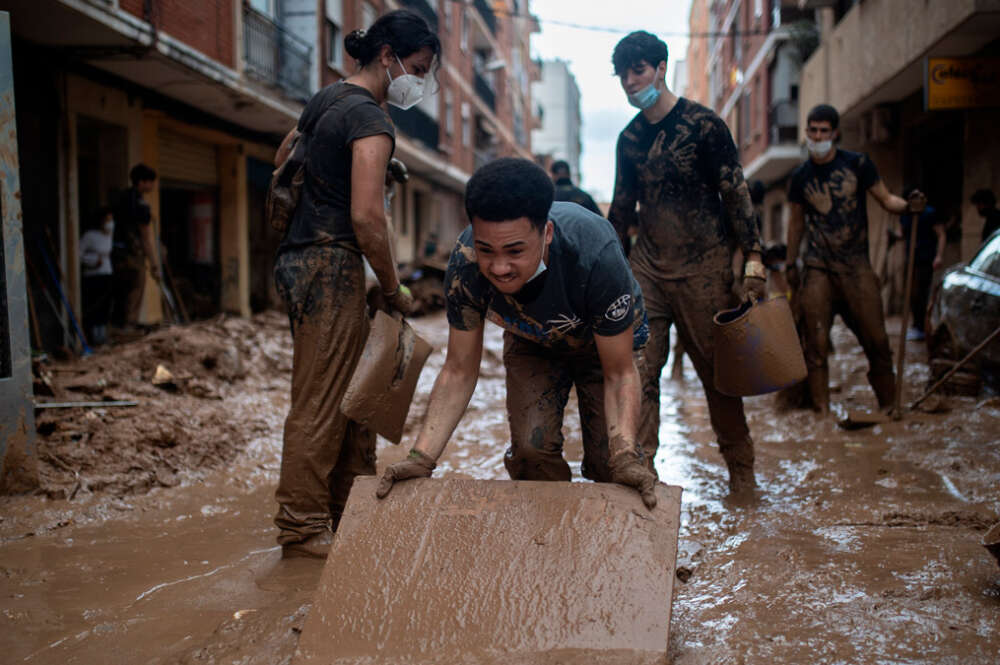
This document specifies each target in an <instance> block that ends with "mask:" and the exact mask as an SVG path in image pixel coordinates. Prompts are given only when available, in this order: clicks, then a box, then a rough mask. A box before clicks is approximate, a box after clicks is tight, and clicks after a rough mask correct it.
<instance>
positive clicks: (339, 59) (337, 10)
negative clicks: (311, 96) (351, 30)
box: [325, 0, 344, 69]
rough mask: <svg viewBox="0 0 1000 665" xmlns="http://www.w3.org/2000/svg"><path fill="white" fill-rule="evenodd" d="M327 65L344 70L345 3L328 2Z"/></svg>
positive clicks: (335, 0) (338, 0)
mask: <svg viewBox="0 0 1000 665" xmlns="http://www.w3.org/2000/svg"><path fill="white" fill-rule="evenodd" d="M325 5H326V9H325V12H326V64H328V65H329V66H330V67H333V68H335V69H343V68H344V28H343V25H344V2H343V0H326V2H325Z"/></svg>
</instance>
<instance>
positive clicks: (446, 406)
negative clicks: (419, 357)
mask: <svg viewBox="0 0 1000 665" xmlns="http://www.w3.org/2000/svg"><path fill="white" fill-rule="evenodd" d="M478 380H479V374H478V372H477V373H474V374H469V373H465V372H460V371H453V370H450V369H449V368H448V366H447V364H446V365H445V367H444V368H443V369H442V370H441V373H440V374H438V377H437V379H436V380H435V381H434V388H433V389H432V390H431V398H430V402H429V403H428V405H427V416H426V418H425V419H424V425H423V427H422V428H421V429H420V435H419V436H417V442H416V443H415V444H414V445H413V447H414V449H416V450H419V451H420V452H422V453H424V454H425V455H427V456H428V457H430V458H431V459H433V460H435V461H437V459H438V458H440V457H441V453H442V452H444V448H445V446H446V445H448V439H450V438H451V435H452V433H453V432H454V431H455V428H456V427H457V426H458V422H459V421H460V420H461V419H462V415H463V414H464V413H465V409H466V408H467V407H468V406H469V400H470V399H472V393H473V392H475V390H476V383H477V382H478Z"/></svg>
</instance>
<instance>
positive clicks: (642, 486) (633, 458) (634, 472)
mask: <svg viewBox="0 0 1000 665" xmlns="http://www.w3.org/2000/svg"><path fill="white" fill-rule="evenodd" d="M608 467H609V468H610V469H611V482H613V483H618V484H619V485H627V486H628V487H632V488H634V489H635V490H636V491H637V492H639V496H641V497H642V502H643V503H644V504H646V507H647V508H649V509H650V510H652V509H653V508H655V507H656V476H655V475H654V474H653V472H652V471H650V470H649V469H647V468H646V465H645V464H643V462H642V460H641V459H640V458H639V455H638V453H636V452H635V451H629V450H626V451H624V452H620V453H618V454H617V455H615V456H614V457H612V458H611V461H610V462H608Z"/></svg>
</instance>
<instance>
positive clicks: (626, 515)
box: [293, 478, 681, 665]
mask: <svg viewBox="0 0 1000 665" xmlns="http://www.w3.org/2000/svg"><path fill="white" fill-rule="evenodd" d="M376 483H377V480H376V479H375V478H364V479H358V481H357V483H356V484H355V486H354V489H353V490H352V492H351V498H350V500H349V502H348V504H347V509H346V511H345V514H344V518H343V520H342V522H341V524H340V529H339V532H338V533H337V535H336V538H335V540H334V544H333V547H332V549H331V552H330V557H329V558H328V559H327V563H326V566H325V568H324V570H323V575H322V578H321V581H320V585H319V588H318V589H317V593H316V597H315V600H314V602H313V606H312V609H311V610H310V613H309V617H308V619H307V620H306V623H305V626H304V628H303V631H302V637H301V640H300V642H299V648H298V651H297V652H296V655H295V659H294V661H293V664H294V665H348V664H352V665H363V664H374V663H379V664H385V665H390V664H395V663H400V664H402V663H408V664H409V663H412V664H421V665H423V664H430V663H477V664H483V665H486V664H492V663H497V664H499V663H504V664H505V665H507V664H515V665H517V664H523V665H529V664H530V665H543V664H549V663H553V664H554V663H566V662H581V663H583V662H586V663H596V664H598V665H613V664H618V663H622V664H624V663H628V664H629V665H636V664H641V663H649V664H652V663H665V662H666V651H667V635H668V630H669V627H670V605H671V601H672V594H673V581H674V575H675V572H674V571H675V564H676V558H677V534H678V528H679V525H680V498H681V488H679V487H672V486H667V485H659V486H658V487H657V498H658V504H657V506H656V508H655V509H654V510H652V511H649V510H647V509H646V508H645V506H643V504H642V501H641V500H640V499H639V495H638V494H637V493H636V492H635V491H633V490H630V489H628V488H624V487H620V486H618V485H614V484H608V483H561V482H526V481H500V480H496V481H484V480H438V479H421V480H411V481H407V482H404V483H399V484H397V485H396V486H395V487H394V488H393V490H392V492H391V493H390V495H389V496H388V497H387V498H386V499H384V500H382V501H379V500H377V499H376V498H375V487H376Z"/></svg>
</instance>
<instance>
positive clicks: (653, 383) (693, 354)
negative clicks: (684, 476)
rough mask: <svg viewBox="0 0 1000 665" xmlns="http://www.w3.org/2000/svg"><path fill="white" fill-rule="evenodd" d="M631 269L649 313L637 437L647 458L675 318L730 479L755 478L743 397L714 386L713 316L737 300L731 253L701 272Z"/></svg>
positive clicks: (652, 452) (655, 433)
mask: <svg viewBox="0 0 1000 665" xmlns="http://www.w3.org/2000/svg"><path fill="white" fill-rule="evenodd" d="M632 271H633V273H634V274H635V278H636V280H637V281H638V282H639V286H640V287H641V288H642V297H643V299H644V300H645V302H646V315H647V316H648V317H649V343H648V344H647V345H646V362H645V370H646V371H645V373H644V374H643V376H642V391H643V399H642V413H641V415H640V419H639V440H640V441H641V443H642V446H643V449H644V450H645V453H646V458H647V459H650V460H652V459H653V458H654V457H655V456H656V449H657V447H658V446H659V431H660V373H661V372H662V370H663V366H664V365H665V364H666V362H667V356H668V354H669V353H670V326H671V324H673V325H674V326H675V327H676V329H677V335H678V336H679V337H680V340H681V343H682V344H683V345H684V352H685V353H687V354H688V355H689V356H690V358H691V363H692V364H693V365H694V368H695V371H696V372H697V373H698V378H699V379H701V385H702V388H704V390H705V398H706V399H707V400H708V414H709V419H710V420H711V423H712V429H713V430H714V431H715V436H716V438H717V439H718V441H719V452H721V453H722V458H723V459H724V460H725V462H726V466H727V467H728V469H729V477H730V483H731V484H732V482H733V480H734V479H736V480H737V482H739V481H746V480H748V479H749V478H752V474H753V462H754V451H753V439H751V438H750V430H749V428H748V427H747V420H746V415H745V414H744V412H743V400H742V399H741V398H739V397H730V396H729V395H723V394H722V393H720V392H719V391H718V390H716V389H715V365H714V364H713V363H714V350H715V344H714V340H713V336H714V330H713V323H712V318H713V317H714V316H715V314H716V313H717V312H719V311H720V310H724V309H729V308H731V307H734V306H735V305H736V304H737V303H736V298H735V296H734V295H733V292H732V287H733V271H732V267H731V265H730V262H729V261H728V259H727V260H725V261H720V262H719V265H718V267H717V269H714V270H712V269H710V268H709V267H708V266H704V267H703V272H702V273H701V274H697V275H691V276H688V277H684V278H680V279H663V278H662V277H661V278H653V277H651V276H649V275H648V274H646V273H645V272H644V271H642V270H637V269H636V267H635V266H633V269H632Z"/></svg>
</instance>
